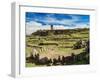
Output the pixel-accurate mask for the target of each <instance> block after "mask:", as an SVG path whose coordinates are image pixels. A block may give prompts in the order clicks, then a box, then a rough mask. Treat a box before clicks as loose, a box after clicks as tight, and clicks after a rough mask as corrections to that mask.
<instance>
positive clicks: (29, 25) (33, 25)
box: [26, 21, 50, 35]
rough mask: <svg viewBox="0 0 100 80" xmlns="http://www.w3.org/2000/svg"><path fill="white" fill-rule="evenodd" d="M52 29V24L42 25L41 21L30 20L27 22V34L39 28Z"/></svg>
mask: <svg viewBox="0 0 100 80" xmlns="http://www.w3.org/2000/svg"><path fill="white" fill-rule="evenodd" d="M46 29H50V25H42V24H41V23H38V22H35V21H30V22H27V23H26V35H30V34H32V33H33V32H35V31H37V30H46Z"/></svg>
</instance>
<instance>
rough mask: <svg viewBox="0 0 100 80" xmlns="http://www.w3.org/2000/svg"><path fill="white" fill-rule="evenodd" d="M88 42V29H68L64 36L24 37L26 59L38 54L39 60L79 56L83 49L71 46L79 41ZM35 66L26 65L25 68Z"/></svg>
mask: <svg viewBox="0 0 100 80" xmlns="http://www.w3.org/2000/svg"><path fill="white" fill-rule="evenodd" d="M79 40H82V41H86V40H89V29H75V30H74V29H72V30H71V29H69V32H68V33H65V34H56V35H55V34H52V35H51V34H50V35H49V34H48V35H46V36H40V35H34V34H32V35H30V36H26V57H28V56H30V54H31V53H32V54H37V53H39V54H40V58H42V57H45V56H46V57H48V58H51V59H53V58H58V56H70V55H71V54H72V53H74V54H80V53H81V52H83V51H84V48H81V49H73V45H74V44H75V43H76V42H77V41H79ZM31 66H36V65H35V64H31V63H26V67H31Z"/></svg>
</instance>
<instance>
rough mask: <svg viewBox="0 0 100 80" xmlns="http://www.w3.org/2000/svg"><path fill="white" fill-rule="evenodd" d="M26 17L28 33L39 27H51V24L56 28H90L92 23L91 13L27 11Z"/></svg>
mask: <svg viewBox="0 0 100 80" xmlns="http://www.w3.org/2000/svg"><path fill="white" fill-rule="evenodd" d="M25 17H26V32H27V33H28V34H31V33H32V32H34V31H36V30H38V29H49V28H50V25H54V28H55V29H68V28H69V29H73V28H84V27H86V28H89V25H90V24H89V22H90V16H89V15H79V14H56V13H34V12H26V15H25Z"/></svg>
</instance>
